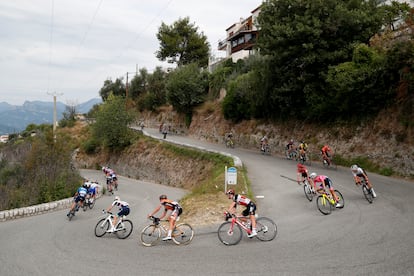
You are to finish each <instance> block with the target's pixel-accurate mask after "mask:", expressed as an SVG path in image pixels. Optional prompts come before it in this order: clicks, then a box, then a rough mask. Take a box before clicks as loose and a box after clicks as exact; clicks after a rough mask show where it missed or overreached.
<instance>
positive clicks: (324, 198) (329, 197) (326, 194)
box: [321, 191, 336, 206]
mask: <svg viewBox="0 0 414 276" xmlns="http://www.w3.org/2000/svg"><path fill="white" fill-rule="evenodd" d="M321 194H322V197H323V199H322V203H323V204H326V200H327V201H328V202H329V203H330V204H331V205H332V206H335V203H336V200H335V199H333V198H332V196H331V195H328V193H327V192H326V191H324V192H323V193H321Z"/></svg>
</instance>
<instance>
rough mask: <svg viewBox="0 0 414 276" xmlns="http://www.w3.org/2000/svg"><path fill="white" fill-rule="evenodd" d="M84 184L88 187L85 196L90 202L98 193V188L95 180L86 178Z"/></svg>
mask: <svg viewBox="0 0 414 276" xmlns="http://www.w3.org/2000/svg"><path fill="white" fill-rule="evenodd" d="M85 184H86V185H87V187H88V194H87V198H88V199H89V201H90V202H91V203H92V202H93V201H94V200H95V199H96V194H97V193H98V189H99V186H98V183H96V182H90V181H89V180H88V181H87V182H85Z"/></svg>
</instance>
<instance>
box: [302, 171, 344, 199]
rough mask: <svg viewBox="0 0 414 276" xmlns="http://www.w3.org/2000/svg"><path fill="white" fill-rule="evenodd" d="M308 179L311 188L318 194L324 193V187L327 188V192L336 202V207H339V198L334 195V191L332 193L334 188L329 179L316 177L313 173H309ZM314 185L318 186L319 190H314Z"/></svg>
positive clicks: (320, 176) (324, 176)
mask: <svg viewBox="0 0 414 276" xmlns="http://www.w3.org/2000/svg"><path fill="white" fill-rule="evenodd" d="M309 177H310V179H311V180H312V182H313V187H314V188H315V190H316V191H317V192H318V193H322V192H324V191H325V188H326V186H328V188H329V191H330V192H331V195H332V197H333V198H334V199H335V201H336V207H341V205H340V204H339V203H338V201H339V198H338V197H337V195H336V194H335V191H334V188H333V184H332V180H331V179H329V177H327V176H326V175H317V174H316V173H314V172H313V173H311V174H310V176H309ZM316 185H319V188H318V189H317V188H316Z"/></svg>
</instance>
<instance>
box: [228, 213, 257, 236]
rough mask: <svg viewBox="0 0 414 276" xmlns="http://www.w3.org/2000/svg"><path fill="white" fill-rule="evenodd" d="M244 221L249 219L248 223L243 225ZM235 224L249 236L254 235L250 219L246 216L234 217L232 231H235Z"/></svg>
mask: <svg viewBox="0 0 414 276" xmlns="http://www.w3.org/2000/svg"><path fill="white" fill-rule="evenodd" d="M242 219H247V223H243V221H242ZM235 224H238V225H239V226H240V227H241V228H242V229H243V230H244V231H245V232H247V234H249V235H250V234H251V233H252V230H251V229H250V225H251V221H250V218H248V217H245V216H232V218H231V227H230V231H233V227H234V225H235ZM246 224H247V225H246Z"/></svg>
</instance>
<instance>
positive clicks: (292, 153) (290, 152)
mask: <svg viewBox="0 0 414 276" xmlns="http://www.w3.org/2000/svg"><path fill="white" fill-rule="evenodd" d="M285 155H286V158H287V159H290V160H295V161H298V151H297V150H295V149H286V151H285Z"/></svg>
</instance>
